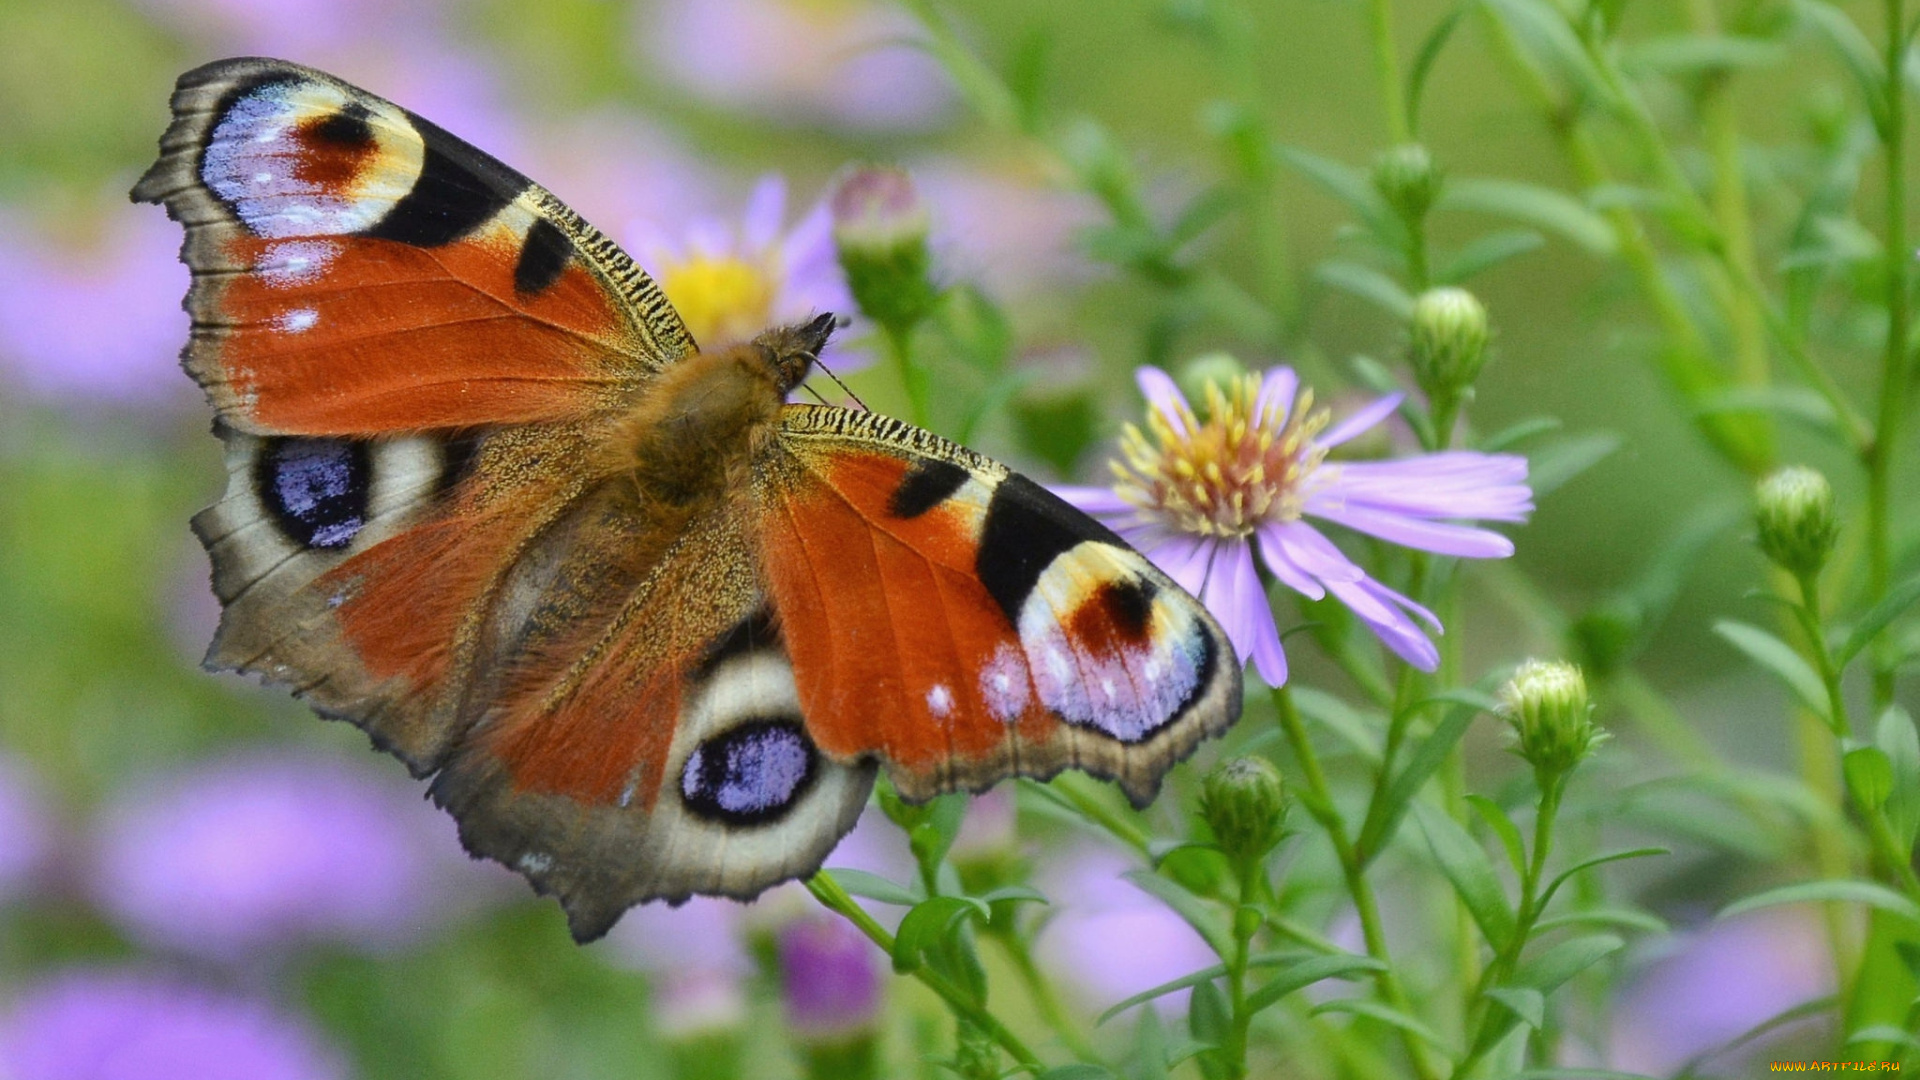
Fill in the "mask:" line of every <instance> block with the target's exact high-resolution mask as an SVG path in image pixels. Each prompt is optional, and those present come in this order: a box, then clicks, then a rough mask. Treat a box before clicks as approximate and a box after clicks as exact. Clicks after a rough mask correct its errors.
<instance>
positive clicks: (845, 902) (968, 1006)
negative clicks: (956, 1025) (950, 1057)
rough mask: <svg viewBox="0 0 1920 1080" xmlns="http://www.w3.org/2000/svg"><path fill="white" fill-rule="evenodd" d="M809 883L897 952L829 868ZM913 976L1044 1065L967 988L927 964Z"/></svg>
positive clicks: (829, 904) (1020, 1054) (1017, 1055)
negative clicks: (950, 980)
mask: <svg viewBox="0 0 1920 1080" xmlns="http://www.w3.org/2000/svg"><path fill="white" fill-rule="evenodd" d="M806 886H807V891H808V892H810V893H812V894H813V898H814V899H815V900H818V901H820V905H821V906H822V907H824V908H826V909H827V910H828V911H831V912H833V913H834V914H836V915H838V916H840V917H841V918H843V919H846V920H847V921H848V922H850V923H852V924H853V925H854V927H855V928H856V929H858V930H859V931H860V932H861V933H862V934H865V935H866V936H867V940H868V941H871V942H873V943H874V944H875V945H878V946H879V947H880V950H881V951H882V952H884V953H886V954H887V955H888V956H892V955H893V935H892V934H889V933H887V928H886V927H884V926H881V925H880V924H879V923H878V922H875V921H874V918H873V916H871V915H869V914H867V911H866V909H865V908H863V907H861V906H860V905H859V904H856V903H854V902H853V897H851V896H849V895H847V890H845V889H843V888H841V887H840V883H839V882H838V881H835V880H834V879H833V875H832V874H831V873H829V872H827V871H825V870H822V871H820V872H819V873H817V874H815V875H813V876H812V877H810V878H807V879H806ZM913 975H914V977H915V978H917V979H919V980H920V982H921V985H923V986H925V987H926V988H927V989H929V990H931V991H933V992H934V993H935V994H938V995H939V996H940V999H941V1000H942V1001H945V1002H946V1003H947V1007H948V1008H949V1009H952V1010H953V1013H954V1016H956V1017H958V1018H959V1019H961V1020H963V1021H966V1022H968V1023H971V1024H973V1025H974V1026H975V1027H977V1028H979V1029H980V1030H981V1031H983V1032H985V1033H986V1035H987V1037H988V1038H990V1039H992V1040H993V1041H994V1043H995V1044H996V1045H998V1046H999V1047H1000V1049H1002V1050H1005V1051H1006V1052H1007V1055H1008V1056H1009V1057H1011V1058H1013V1060H1015V1061H1017V1062H1019V1063H1020V1064H1022V1065H1029V1066H1032V1067H1033V1068H1034V1069H1035V1070H1038V1069H1039V1068H1040V1067H1041V1064H1040V1059H1039V1057H1037V1056H1036V1055H1035V1054H1034V1052H1033V1051H1032V1050H1029V1049H1027V1045H1026V1044H1025V1043H1023V1042H1021V1041H1020V1038H1019V1036H1017V1035H1015V1034H1014V1033H1013V1032H1011V1031H1009V1030H1007V1026H1006V1025H1005V1024H1003V1023H1001V1022H1000V1019H999V1018H998V1017H996V1016H994V1015H993V1014H992V1013H991V1012H988V1011H987V1009H986V1008H985V1007H984V1006H982V1005H980V1004H979V1003H978V1002H976V1001H974V1000H973V999H972V998H971V997H969V996H968V995H967V993H966V992H965V991H963V990H961V989H960V988H959V987H957V986H955V985H953V983H951V982H949V981H947V980H946V979H945V978H943V977H942V976H941V975H940V974H939V973H938V972H936V971H933V970H931V969H930V968H928V967H927V966H926V965H924V964H923V965H921V966H920V967H917V968H915V969H914V971H913Z"/></svg>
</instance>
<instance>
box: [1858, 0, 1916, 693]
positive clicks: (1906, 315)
mask: <svg viewBox="0 0 1920 1080" xmlns="http://www.w3.org/2000/svg"><path fill="white" fill-rule="evenodd" d="M1885 5H1886V20H1887V28H1886V32H1887V46H1886V76H1885V78H1884V80H1883V86H1884V88H1885V90H1886V105H1885V110H1886V127H1885V128H1884V129H1883V130H1882V131H1881V133H1880V137H1881V141H1882V142H1883V143H1884V144H1885V148H1886V168H1887V182H1886V199H1887V203H1886V216H1887V225H1886V228H1887V238H1886V242H1885V243H1884V244H1883V245H1882V248H1883V250H1884V251H1885V253H1886V271H1885V273H1886V279H1887V280H1886V289H1887V342H1886V350H1885V353H1884V355H1883V357H1882V359H1881V370H1880V416H1879V422H1878V423H1877V424H1876V425H1875V426H1874V431H1873V442H1872V445H1871V449H1870V450H1869V451H1868V453H1867V455H1866V466H1867V578H1868V580H1867V595H1869V596H1876V597H1877V596H1885V595H1886V594H1887V587H1888V585H1889V584H1890V583H1891V581H1892V576H1893V560H1892V515H1893V455H1894V451H1895V448H1896V447H1897V446H1898V445H1899V433H1900V421H1901V418H1902V410H1903V409H1904V408H1905V397H1906V393H1905V391H1906V384H1907V336H1908V333H1909V330H1908V326H1909V323H1910V322H1911V320H1912V315H1911V309H1910V307H1909V303H1910V295H1909V274H1910V273H1911V271H1910V269H1909V267H1910V265H1911V263H1912V260H1913V252H1912V251H1910V250H1908V247H1907V182H1906V166H1907V163H1906V141H1907V80H1906V71H1905V68H1906V63H1905V61H1906V53H1907V43H1906V38H1905V32H1906V22H1907V15H1906V0H1885ZM1873 657H1874V664H1873V703H1874V707H1875V709H1876V710H1878V709H1880V708H1884V707H1885V706H1886V705H1888V704H1890V703H1891V702H1892V701H1893V674H1894V672H1893V662H1892V658H1891V649H1890V648H1889V647H1885V646H1877V647H1876V648H1875V649H1874V652H1873Z"/></svg>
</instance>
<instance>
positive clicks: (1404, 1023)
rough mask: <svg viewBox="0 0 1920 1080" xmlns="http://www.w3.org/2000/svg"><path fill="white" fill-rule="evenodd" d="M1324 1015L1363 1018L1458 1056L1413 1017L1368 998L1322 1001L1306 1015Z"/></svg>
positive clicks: (1431, 1030) (1442, 1040)
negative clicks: (1335, 1014)
mask: <svg viewBox="0 0 1920 1080" xmlns="http://www.w3.org/2000/svg"><path fill="white" fill-rule="evenodd" d="M1325 1013H1349V1014H1352V1015H1354V1016H1364V1017H1366V1018H1368V1019H1369V1020H1378V1021H1380V1022H1381V1023H1383V1024H1386V1025H1388V1026H1390V1027H1396V1028H1399V1029H1400V1030H1401V1031H1404V1032H1406V1033H1407V1034H1409V1035H1412V1036H1413V1037H1414V1038H1416V1039H1419V1040H1420V1041H1421V1042H1424V1043H1426V1044H1427V1045H1428V1046H1431V1047H1433V1048H1435V1049H1437V1050H1439V1051H1440V1052H1441V1053H1443V1054H1446V1055H1447V1056H1448V1057H1456V1056H1458V1055H1457V1054H1456V1053H1455V1052H1454V1050H1453V1049H1452V1048H1451V1047H1449V1046H1448V1045H1447V1041H1446V1040H1445V1039H1442V1038H1441V1037H1440V1036H1439V1035H1438V1034H1437V1033H1435V1032H1434V1030H1433V1029H1432V1028H1430V1027H1428V1026H1427V1025H1425V1024H1423V1023H1421V1022H1420V1021H1419V1020H1418V1019H1416V1018H1415V1017H1411V1016H1408V1015H1407V1014H1406V1013H1403V1012H1401V1011H1400V1010H1399V1009H1395V1008H1393V1007H1391V1006H1388V1005H1382V1004H1381V1003H1379V1002H1377V1001H1373V1000H1370V999H1368V998H1336V999H1334V1000H1332V1001H1323V1002H1321V1003H1320V1004H1318V1005H1316V1006H1314V1007H1313V1011H1312V1012H1310V1013H1308V1015H1309V1016H1320V1015H1323V1014H1325Z"/></svg>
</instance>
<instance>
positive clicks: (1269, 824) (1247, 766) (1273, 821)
mask: <svg viewBox="0 0 1920 1080" xmlns="http://www.w3.org/2000/svg"><path fill="white" fill-rule="evenodd" d="M1286 815H1287V788H1286V783H1285V781H1283V780H1282V779H1281V778H1280V770H1278V769H1276V768H1274V767H1273V763H1272V762H1270V761H1268V760H1267V759H1265V758H1257V757H1238V758H1234V759H1232V760H1230V761H1227V762H1225V763H1223V764H1222V765H1220V766H1219V767H1218V768H1216V769H1214V770H1213V771H1212V772H1210V773H1208V774H1207V778H1206V780H1205V781H1203V782H1202V784H1201V788H1200V816H1201V817H1202V818H1204V819H1205V820H1206V823H1207V827H1208V828H1210V829H1212V830H1213V838H1214V840H1215V841H1217V842H1218V843H1219V844H1220V848H1221V850H1222V851H1225V852H1226V853H1227V857H1228V858H1229V859H1232V860H1233V861H1234V862H1236V863H1242V864H1245V863H1252V862H1255V861H1257V860H1259V859H1261V858H1262V857H1264V856H1265V855H1266V854H1267V852H1269V851H1272V850H1273V848H1274V845H1275V844H1278V843H1279V842H1280V838H1281V837H1282V836H1283V835H1284V834H1285V829H1284V826H1285V824H1286Z"/></svg>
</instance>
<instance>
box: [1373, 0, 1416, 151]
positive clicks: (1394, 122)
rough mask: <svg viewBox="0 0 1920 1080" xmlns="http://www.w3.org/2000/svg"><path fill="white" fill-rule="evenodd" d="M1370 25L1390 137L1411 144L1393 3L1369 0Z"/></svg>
mask: <svg viewBox="0 0 1920 1080" xmlns="http://www.w3.org/2000/svg"><path fill="white" fill-rule="evenodd" d="M1367 24H1368V27H1369V29H1371V30H1372V32H1373V75H1374V81H1375V82H1376V83H1377V84H1378V85H1379V90H1380V104H1381V106H1382V107H1383V108H1385V110H1386V113H1387V137H1388V138H1389V139H1392V140H1393V142H1394V144H1395V145H1398V144H1400V143H1404V142H1412V141H1413V128H1412V127H1411V126H1410V125H1409V124H1408V123H1407V103H1406V99H1405V98H1404V97H1403V96H1402V94H1401V90H1400V87H1401V82H1400V57H1399V54H1398V53H1397V52H1396V51H1395V50H1394V47H1393V3H1392V0H1370V2H1369V3H1368V5H1367Z"/></svg>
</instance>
